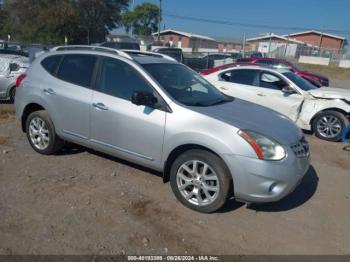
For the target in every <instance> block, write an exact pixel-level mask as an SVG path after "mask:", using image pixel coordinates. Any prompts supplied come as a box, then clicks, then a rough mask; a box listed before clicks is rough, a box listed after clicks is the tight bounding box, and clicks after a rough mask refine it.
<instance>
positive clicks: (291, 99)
mask: <svg viewBox="0 0 350 262" xmlns="http://www.w3.org/2000/svg"><path fill="white" fill-rule="evenodd" d="M205 78H206V79H207V80H208V81H209V82H211V83H212V84H213V85H215V86H216V87H218V89H219V90H221V91H222V92H223V93H225V94H227V95H230V96H234V97H237V98H241V99H244V100H247V101H251V102H254V103H256V104H259V105H262V106H265V107H268V108H270V109H273V110H276V111H277V112H279V113H281V114H284V115H285V116H287V117H288V118H290V119H291V120H293V121H294V122H296V124H297V125H298V126H299V127H300V128H302V129H305V130H310V131H313V132H314V133H315V134H316V136H317V137H319V138H321V139H324V140H328V141H339V140H340V139H341V134H342V132H343V130H344V129H345V128H346V126H347V125H348V124H349V113H350V90H347V89H341V88H328V87H321V88H317V87H315V86H314V85H312V84H310V83H309V82H308V81H306V80H305V79H304V78H302V77H300V76H298V75H296V74H295V73H293V72H291V71H289V70H285V69H280V70H274V69H269V68H267V67H261V66H244V67H232V68H226V69H224V70H221V71H218V72H214V73H212V74H209V75H206V76H205ZM286 132H287V131H286Z"/></svg>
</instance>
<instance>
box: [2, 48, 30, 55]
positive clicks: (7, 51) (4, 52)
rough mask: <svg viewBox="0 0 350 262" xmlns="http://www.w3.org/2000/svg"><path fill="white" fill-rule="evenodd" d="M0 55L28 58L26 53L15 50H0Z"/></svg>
mask: <svg viewBox="0 0 350 262" xmlns="http://www.w3.org/2000/svg"><path fill="white" fill-rule="evenodd" d="M1 55H14V56H24V57H29V55H28V53H26V52H24V51H16V50H9V49H0V56H1Z"/></svg>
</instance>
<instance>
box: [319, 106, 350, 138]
mask: <svg viewBox="0 0 350 262" xmlns="http://www.w3.org/2000/svg"><path fill="white" fill-rule="evenodd" d="M348 124H349V120H348V119H347V118H346V117H345V116H344V115H343V114H342V113H340V112H337V111H334V110H329V111H324V112H322V113H320V114H319V115H318V116H317V117H316V118H315V120H314V121H313V130H314V132H315V135H316V136H317V137H318V138H321V139H323V140H327V141H333V142H337V141H339V140H341V137H342V134H343V132H344V130H345V128H346V127H347V125H348Z"/></svg>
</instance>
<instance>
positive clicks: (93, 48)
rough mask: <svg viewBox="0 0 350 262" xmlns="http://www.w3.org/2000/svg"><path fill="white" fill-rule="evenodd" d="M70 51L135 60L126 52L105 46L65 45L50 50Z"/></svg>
mask: <svg viewBox="0 0 350 262" xmlns="http://www.w3.org/2000/svg"><path fill="white" fill-rule="evenodd" d="M69 50H91V51H100V52H106V53H113V54H118V55H120V56H123V57H125V58H128V59H131V60H133V58H132V57H131V56H130V55H128V54H127V53H126V52H123V51H121V50H117V49H113V48H109V47H104V46H91V45H63V46H55V47H53V48H51V49H50V51H69Z"/></svg>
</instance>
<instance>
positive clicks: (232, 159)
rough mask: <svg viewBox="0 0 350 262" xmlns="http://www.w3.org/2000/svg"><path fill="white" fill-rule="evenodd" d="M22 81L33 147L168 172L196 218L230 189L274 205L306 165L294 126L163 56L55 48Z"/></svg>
mask: <svg viewBox="0 0 350 262" xmlns="http://www.w3.org/2000/svg"><path fill="white" fill-rule="evenodd" d="M71 49H72V48H71ZM18 82H19V83H18V88H17V97H16V100H15V107H16V113H17V117H18V119H20V121H21V125H22V129H23V131H24V132H26V134H27V137H28V141H29V143H30V145H31V146H32V148H33V149H34V150H35V151H37V152H38V153H41V154H52V153H54V152H57V151H58V150H60V149H61V148H62V146H63V145H64V141H70V142H74V143H77V144H81V145H83V146H86V147H89V148H93V149H94V150H97V151H102V152H105V153H107V154H111V155H114V156H116V157H119V158H122V159H125V160H128V161H130V162H134V163H137V164H139V165H143V166H146V167H148V168H152V169H155V170H158V171H162V172H163V174H164V179H165V180H167V179H168V178H169V179H170V184H171V187H172V190H173V192H174V194H175V195H176V197H177V198H178V199H179V201H180V202H181V203H183V204H184V205H186V206H187V207H190V208H192V209H194V210H197V211H200V212H213V211H215V210H217V209H219V208H220V207H222V206H223V205H224V203H225V202H226V200H227V198H228V197H229V196H230V192H231V191H230V190H231V189H232V190H233V192H234V196H235V198H236V199H238V200H240V201H245V202H249V203H250V202H272V201H277V200H279V199H281V198H283V197H285V196H286V195H288V194H289V193H290V192H292V191H293V190H294V188H295V187H296V186H297V185H298V184H299V182H300V181H301V179H302V178H303V176H304V174H305V172H306V171H307V170H308V167H309V147H308V143H307V141H306V140H305V138H304V136H303V134H302V132H301V130H300V129H299V128H298V127H297V126H296V125H295V124H294V123H293V122H292V121H290V120H289V119H287V118H286V117H283V116H282V115H281V114H279V113H276V112H274V111H272V110H270V109H267V108H264V107H261V106H259V105H255V104H253V103H250V102H246V101H243V100H240V99H233V98H231V97H227V96H225V95H223V94H222V93H221V92H219V90H217V89H216V88H215V87H214V86H212V85H211V84H210V83H208V82H207V81H206V80H204V79H203V78H202V77H201V76H200V75H198V74H197V73H195V72H194V71H192V70H190V69H189V68H188V67H186V66H185V65H183V64H180V63H178V62H176V61H175V60H174V59H172V58H169V57H168V56H165V55H162V54H158V53H150V52H140V51H138V52H137V51H134V52H129V51H128V52H121V51H116V52H114V53H113V52H111V50H110V49H108V48H106V50H105V51H103V50H102V49H101V47H100V49H98V50H96V49H93V48H92V47H91V50H80V49H78V48H77V49H76V50H69V51H55V52H50V53H46V54H43V55H41V56H40V57H39V58H37V59H36V60H35V61H34V62H33V64H32V65H31V67H30V68H29V70H28V71H27V73H26V76H24V75H22V76H21V77H20V80H19V81H18ZM233 185H234V186H233Z"/></svg>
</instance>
